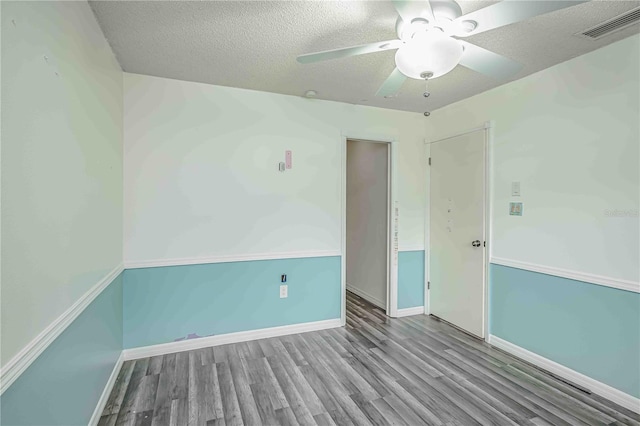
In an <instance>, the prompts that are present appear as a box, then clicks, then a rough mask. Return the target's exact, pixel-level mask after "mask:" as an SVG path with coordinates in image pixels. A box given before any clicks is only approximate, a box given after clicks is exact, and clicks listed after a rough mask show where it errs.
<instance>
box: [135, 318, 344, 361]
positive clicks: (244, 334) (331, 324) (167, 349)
mask: <svg viewBox="0 0 640 426" xmlns="http://www.w3.org/2000/svg"><path fill="white" fill-rule="evenodd" d="M341 326H342V324H341V320H340V318H335V319H330V320H323V321H315V322H305V323H302V324H292V325H283V326H280V327H271V328H262V329H259V330H249V331H240V332H237V333H227V334H219V335H216V336H208V337H201V338H198V339H190V340H182V341H180V342H170V343H162V344H159V345H151V346H143V347H140V348H132V349H125V350H124V351H123V354H124V359H125V361H128V360H131V359H139V358H147V357H150V356H157V355H166V354H171V353H175V352H183V351H190V350H193V349H201V348H208V347H210V346H220V345H227V344H229V343H239V342H246V341H248V340H257V339H266V338H269V337H278V336H286V335H289V334H298V333H306V332H308V331H318V330H325V329H328V328H336V327H341Z"/></svg>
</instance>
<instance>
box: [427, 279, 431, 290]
mask: <svg viewBox="0 0 640 426" xmlns="http://www.w3.org/2000/svg"><path fill="white" fill-rule="evenodd" d="M427 290H431V281H427Z"/></svg>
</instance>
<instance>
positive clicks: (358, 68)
mask: <svg viewBox="0 0 640 426" xmlns="http://www.w3.org/2000/svg"><path fill="white" fill-rule="evenodd" d="M537 1H545V0H537ZM90 3H91V6H92V8H93V10H94V13H95V15H96V17H97V19H98V22H99V23H100V26H101V27H102V30H103V31H104V33H105V36H106V37H107V39H108V40H109V43H110V44H111V46H112V47H113V50H114V51H115V54H116V56H117V58H118V60H119V61H120V64H121V65H122V68H123V69H124V70H125V71H126V72H131V73H138V74H147V75H153V76H159V77H167V78H174V79H179V80H186V81H196V82H202V83H210V84H216V85H222V86H232V87H241V88H245V89H254V90H261V91H267V92H276V93H284V94H289V95H298V96H302V95H303V94H304V93H305V91H307V90H309V89H313V90H316V91H317V92H318V98H320V99H328V100H334V101H340V102H347V103H353V104H360V105H371V106H378V107H383V108H392V109H400V110H407V111H416V112H422V111H425V110H435V109H437V108H440V107H442V106H445V105H447V104H450V103H453V102H456V101H458V100H461V99H464V98H467V97H470V96H473V95H475V94H477V93H480V92H484V91H486V90H488V89H491V88H493V87H496V86H498V85H501V84H504V83H506V81H497V80H493V79H491V78H489V77H486V76H484V75H482V74H478V73H476V72H474V71H471V70H469V69H467V68H464V67H462V66H458V67H456V68H455V69H454V70H453V71H452V72H450V73H449V74H446V75H444V76H442V77H440V78H437V79H434V80H432V81H431V82H430V83H429V90H430V92H431V93H432V95H431V97H429V98H428V99H426V100H425V98H423V97H422V92H423V91H424V82H422V81H418V80H411V79H408V80H407V82H406V83H405V84H404V86H403V87H402V89H401V91H400V92H399V93H398V96H397V97H396V98H390V99H385V98H376V97H375V96H374V94H375V93H376V91H377V90H378V87H379V86H380V85H381V84H382V82H383V81H384V80H385V79H386V78H387V76H388V75H389V73H390V72H391V71H392V70H393V69H394V66H395V65H394V53H395V51H385V52H378V53H372V54H368V55H363V56H357V57H350V58H343V59H334V60H330V61H326V62H320V63H314V64H307V65H302V64H299V63H298V62H297V61H296V57H297V56H298V55H300V54H303V53H311V52H317V51H321V50H328V49H335V48H340V47H348V46H352V45H357V44H363V43H370V42H376V41H382V40H391V39H396V38H397V36H396V34H395V29H394V28H395V21H396V18H397V13H396V11H395V9H394V7H393V5H392V3H391V2H390V1H284V2H280V1H92V2H90ZM458 3H459V4H460V6H461V7H462V10H463V13H469V12H472V11H474V10H477V9H480V8H482V7H486V6H488V5H490V4H493V3H495V2H494V1H464V0H461V1H458ZM638 5H640V1H614V0H600V1H598V0H594V1H591V2H588V3H583V4H579V5H576V6H572V7H570V8H567V9H563V10H559V11H556V12H552V13H549V14H546V15H542V16H538V17H535V18H532V19H529V20H526V21H523V22H520V23H517V24H513V25H508V26H506V27H502V28H498V29H495V30H491V31H487V32H485V33H481V34H477V35H475V36H472V37H469V38H466V40H467V41H469V42H472V43H475V44H477V45H479V46H481V47H484V48H486V49H490V50H493V51H495V52H497V53H499V54H502V55H504V56H506V57H509V58H511V59H514V60H516V61H518V62H520V63H521V64H523V65H524V67H523V69H522V70H521V71H520V73H519V74H517V75H516V76H515V77H514V78H512V80H515V79H518V78H522V77H524V76H526V75H528V74H531V73H534V72H536V71H539V70H541V69H544V68H548V67H550V66H552V65H555V64H557V63H560V62H563V61H566V60H568V59H571V58H574V57H576V56H579V55H582V54H584V53H587V52H589V51H592V50H595V49H597V48H599V47H602V46H605V45H607V44H610V43H612V42H615V41H617V40H621V39H622V38H625V37H628V36H629V35H631V34H635V33H638V32H639V31H640V26H638V25H635V26H633V27H630V28H627V29H625V30H623V31H620V32H617V33H614V34H611V35H609V36H607V37H604V38H602V39H600V40H597V41H593V40H587V39H584V38H580V37H577V36H575V35H573V34H574V33H576V32H580V31H582V30H585V29H587V28H590V27H592V26H594V25H596V24H599V23H600V22H603V21H605V20H607V19H610V18H612V17H614V16H617V15H618V14H620V13H623V12H626V11H629V10H631V9H633V8H634V7H637V6H638Z"/></svg>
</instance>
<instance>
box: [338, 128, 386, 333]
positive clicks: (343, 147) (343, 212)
mask: <svg viewBox="0 0 640 426" xmlns="http://www.w3.org/2000/svg"><path fill="white" fill-rule="evenodd" d="M347 140H357V141H362V142H371V143H383V144H387V145H388V146H389V150H388V153H389V155H388V168H387V173H388V180H387V271H388V275H387V310H386V312H387V315H388V316H390V317H394V318H395V317H397V316H398V229H397V227H398V222H397V217H398V209H397V204H398V202H397V193H398V192H397V189H396V182H397V180H398V179H397V167H396V158H397V155H396V153H397V149H398V147H397V142H396V138H395V137H392V136H389V135H380V134H368V133H363V132H342V135H341V142H340V156H341V158H342V177H341V178H342V179H341V180H342V183H341V186H340V190H341V208H340V216H341V221H342V226H341V229H342V230H341V234H342V235H341V240H342V241H341V248H340V251H341V255H340V256H341V260H340V262H341V264H340V269H341V270H340V273H341V284H342V285H341V291H342V295H341V297H342V304H341V305H342V306H341V311H340V320H341V321H342V325H343V326H344V325H345V324H346V323H347V263H346V260H347Z"/></svg>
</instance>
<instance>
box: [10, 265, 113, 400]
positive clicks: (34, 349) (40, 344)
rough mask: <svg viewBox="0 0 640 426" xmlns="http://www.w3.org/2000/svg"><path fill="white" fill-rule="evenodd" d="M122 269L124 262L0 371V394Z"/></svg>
mask: <svg viewBox="0 0 640 426" xmlns="http://www.w3.org/2000/svg"><path fill="white" fill-rule="evenodd" d="M122 271H123V268H122V264H120V265H118V266H116V267H115V268H114V269H113V270H112V271H111V272H109V273H108V274H107V275H106V276H105V277H104V278H102V279H101V280H100V281H99V282H97V283H96V284H95V285H94V286H93V287H91V288H90V289H89V291H87V292H86V293H85V294H83V295H82V297H80V298H79V299H78V300H76V302H75V303H74V304H73V305H71V306H70V307H69V309H67V310H66V311H64V312H63V313H62V315H60V316H59V317H58V318H56V319H55V320H54V321H53V322H52V323H51V324H49V325H48V326H47V328H45V329H44V330H42V332H40V334H38V335H37V336H36V337H35V339H33V340H32V341H31V342H29V344H28V345H27V346H25V347H24V348H22V350H21V351H20V352H18V353H17V354H16V355H15V356H14V357H13V358H11V359H10V360H9V362H7V364H6V365H5V366H4V368H3V369H2V371H0V395H2V394H3V393H4V391H6V390H7V389H8V388H9V386H11V385H12V384H13V382H15V381H16V379H17V378H18V377H20V375H21V374H22V373H23V372H24V371H25V370H26V369H27V368H29V366H30V365H31V363H33V361H35V360H36V358H38V356H40V354H41V353H42V352H44V350H45V349H47V347H49V345H50V344H51V343H52V342H53V341H54V340H56V338H57V337H58V336H59V335H60V334H62V332H63V331H64V330H65V329H66V328H67V327H68V326H69V325H70V324H71V323H72V322H73V321H75V319H76V318H78V316H79V315H80V314H81V313H82V312H83V311H84V310H85V309H86V307H87V306H89V305H90V304H91V302H93V301H94V300H95V298H96V297H98V296H99V295H100V293H102V291H103V290H104V289H105V288H107V287H108V286H109V284H111V282H112V281H113V280H114V279H115V278H116V277H117V276H118V275H120V273H121V272H122Z"/></svg>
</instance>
